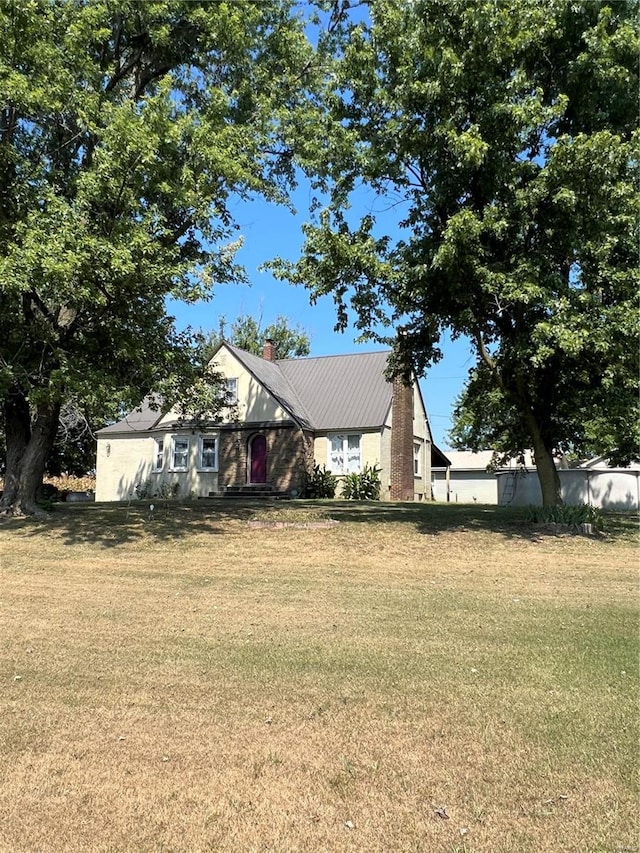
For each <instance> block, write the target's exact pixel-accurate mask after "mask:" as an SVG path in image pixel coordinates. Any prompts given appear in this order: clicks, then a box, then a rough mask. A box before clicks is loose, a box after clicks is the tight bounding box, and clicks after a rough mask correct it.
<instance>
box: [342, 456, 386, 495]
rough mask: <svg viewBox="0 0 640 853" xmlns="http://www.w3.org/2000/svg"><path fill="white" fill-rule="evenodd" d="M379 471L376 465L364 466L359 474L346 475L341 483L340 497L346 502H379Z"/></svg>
mask: <svg viewBox="0 0 640 853" xmlns="http://www.w3.org/2000/svg"><path fill="white" fill-rule="evenodd" d="M380 471H381V469H380V468H378V466H377V465H374V466H373V467H372V466H370V465H365V466H364V468H363V469H362V471H361V472H360V474H347V476H346V477H345V478H344V480H343V481H342V497H343V498H346V499H347V500H348V501H379V500H380Z"/></svg>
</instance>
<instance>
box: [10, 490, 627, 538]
mask: <svg viewBox="0 0 640 853" xmlns="http://www.w3.org/2000/svg"><path fill="white" fill-rule="evenodd" d="M151 504H152V502H150V501H139V502H138V501H136V502H135V503H132V504H131V505H128V506H127V505H126V504H73V505H69V504H57V505H55V506H54V508H53V511H52V513H51V515H50V517H49V518H48V519H47V520H46V521H39V520H36V519H30V518H27V519H14V520H11V521H8V522H7V523H6V524H7V526H6V528H5V529H9V530H22V531H23V532H25V533H27V535H32V536H39V535H42V534H43V533H46V532H58V533H59V534H60V535H61V536H62V537H63V539H64V541H65V542H66V543H67V544H69V545H74V544H80V543H85V544H86V543H89V544H97V545H101V546H103V547H105V548H112V547H116V546H118V545H123V544H134V545H135V543H136V542H139V543H140V544H141V545H142V543H143V541H149V540H151V541H174V542H175V541H179V540H180V539H183V538H186V537H188V536H189V535H193V534H207V533H208V534H211V535H222V534H230V533H236V534H239V533H241V532H244V531H245V530H246V526H245V525H246V522H247V521H249V520H260V519H266V520H269V519H274V518H277V519H278V520H280V521H287V520H292V521H294V522H300V521H302V522H304V521H305V520H314V521H318V520H320V519H335V520H337V521H340V522H344V523H346V522H349V523H355V524H369V525H376V524H401V525H402V524H408V525H410V526H411V527H413V528H414V529H415V530H417V531H418V532H419V533H421V534H423V535H430V536H437V535H440V534H444V533H456V532H460V533H462V532H475V531H487V532H492V533H497V534H500V535H502V536H504V537H506V538H508V539H526V540H529V541H540V540H541V539H543V538H555V537H558V536H560V535H566V533H567V532H568V531H567V530H565V529H563V528H553V527H548V526H544V525H539V524H532V523H530V522H527V509H526V508H524V507H518V508H509V507H498V506H490V505H475V504H436V503H384V502H375V503H374V502H356V501H304V500H296V501H291V502H288V501H283V502H262V501H256V500H253V501H250V500H233V501H231V500H221V499H216V500H199V501H191V502H188V503H187V502H185V503H181V502H178V501H155V502H153V509H151ZM636 530H637V519H636V516H635V515H634V514H627V513H610V514H607V515H606V528H605V532H606V534H607V535H608V537H610V538H614V539H618V538H627V537H629V536H635V535H636Z"/></svg>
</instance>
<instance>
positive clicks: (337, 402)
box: [277, 351, 393, 431]
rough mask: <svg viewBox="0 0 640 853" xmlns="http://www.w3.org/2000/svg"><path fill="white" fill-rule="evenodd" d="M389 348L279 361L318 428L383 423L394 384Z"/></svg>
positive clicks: (374, 426) (365, 427)
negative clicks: (388, 372)
mask: <svg viewBox="0 0 640 853" xmlns="http://www.w3.org/2000/svg"><path fill="white" fill-rule="evenodd" d="M388 358H389V352H388V351H383V352H371V353H355V354H353V355H326V356H320V357H319V358H289V359H284V360H282V361H279V362H277V364H278V365H279V367H280V368H281V370H282V372H283V373H284V375H285V376H286V377H287V379H288V380H289V381H290V383H291V384H292V385H294V386H295V388H296V390H297V392H298V396H299V398H300V400H301V401H302V404H303V406H304V408H305V411H306V412H307V413H308V416H309V421H310V422H311V424H312V425H313V428H314V429H316V430H318V431H323V430H331V429H367V428H376V427H378V428H379V427H381V426H382V424H384V422H385V420H386V419H387V416H388V414H389V408H390V406H391V397H392V393H393V386H392V384H391V383H390V382H387V380H386V379H385V377H384V371H385V369H386V367H387V360H388Z"/></svg>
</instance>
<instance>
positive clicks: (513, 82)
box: [275, 0, 640, 502]
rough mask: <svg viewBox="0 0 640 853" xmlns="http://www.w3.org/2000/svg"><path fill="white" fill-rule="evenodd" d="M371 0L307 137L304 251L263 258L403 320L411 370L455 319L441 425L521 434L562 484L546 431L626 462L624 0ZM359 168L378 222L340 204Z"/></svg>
mask: <svg viewBox="0 0 640 853" xmlns="http://www.w3.org/2000/svg"><path fill="white" fill-rule="evenodd" d="M367 8H368V10H369V12H370V19H366V20H364V21H363V20H360V21H358V22H356V21H355V20H351V21H350V20H349V19H348V17H347V15H348V13H345V17H344V18H343V21H342V29H341V30H340V33H341V36H342V52H341V55H340V59H339V61H338V62H337V63H336V66H335V68H334V69H333V73H334V80H335V85H334V89H333V93H332V98H331V99H330V101H329V105H330V108H329V111H328V114H327V118H326V129H325V131H324V133H323V134H321V135H319V138H318V152H317V157H316V160H315V165H316V171H317V174H318V182H319V184H320V185H321V186H322V187H323V188H324V189H325V190H326V193H327V194H328V197H329V204H328V205H327V207H326V209H324V210H322V211H321V212H320V213H319V215H318V216H317V217H316V219H315V220H314V221H313V222H312V223H311V224H309V225H308V226H307V227H306V229H305V235H306V243H305V247H304V254H303V257H302V259H301V260H300V261H299V262H298V263H296V264H292V263H289V262H286V261H279V262H276V264H275V268H276V270H277V272H278V274H279V275H281V276H283V277H285V278H287V279H289V280H291V281H293V282H295V283H298V284H304V285H306V286H308V287H309V288H310V289H311V293H312V297H313V298H314V299H316V298H318V297H320V296H322V295H325V294H331V295H332V296H333V297H334V299H335V300H336V303H337V305H338V326H339V327H340V328H344V327H345V326H346V325H347V323H348V319H349V313H348V309H349V308H351V309H352V310H353V311H354V312H355V315H356V325H357V326H358V328H359V329H361V330H363V331H364V332H365V333H369V334H370V335H372V336H374V337H375V336H376V335H377V334H379V333H380V324H381V323H382V324H384V323H387V324H391V325H400V324H401V325H402V326H403V328H404V334H403V335H402V336H401V337H400V338H399V339H398V341H396V364H397V365H398V366H399V367H403V366H404V368H405V369H406V367H407V365H410V366H411V367H413V368H415V369H416V370H417V372H418V373H421V372H423V371H424V370H425V369H426V368H427V367H428V365H429V364H431V363H432V362H434V361H437V360H438V359H439V358H440V357H441V354H442V353H441V351H440V349H439V340H440V337H441V335H442V334H443V332H445V331H449V332H451V333H452V334H453V335H454V337H455V336H459V335H464V336H467V337H468V338H469V339H470V341H471V346H472V347H473V348H474V350H475V354H476V357H477V362H478V364H477V368H476V371H475V373H474V375H473V378H472V381H471V383H470V385H469V386H468V388H467V391H466V392H465V396H464V398H463V400H462V401H461V403H460V406H459V413H460V416H461V417H463V422H462V423H460V424H457V425H456V430H457V433H458V438H459V439H460V441H461V443H462V444H464V445H466V446H471V447H475V446H477V445H479V446H481V447H482V446H484V447H486V446H487V444H485V443H484V441H486V440H488V439H494V438H495V439H496V441H497V440H499V441H500V443H501V449H502V450H505V451H506V450H509V451H513V452H517V451H519V450H522V449H524V447H525V446H527V447H529V448H533V449H534V451H535V454H536V459H537V460H538V473H539V476H540V478H541V486H542V491H543V496H544V500H545V502H555V501H558V500H559V498H560V493H559V481H558V480H557V476H556V474H555V469H554V466H553V459H552V456H553V453H554V451H557V450H561V449H564V448H565V447H567V446H571V448H573V449H574V450H575V451H576V452H579V453H581V454H582V453H583V452H584V453H585V454H586V453H593V452H605V453H607V454H608V453H611V452H612V451H614V450H617V451H618V461H622V460H623V459H624V458H629V456H630V455H631V454H632V453H636V452H637V447H638V445H639V440H640V435H639V434H638V429H639V427H638V425H639V424H640V417H639V412H638V394H637V353H638V349H639V345H640V323H639V322H638V317H639V315H638V301H637V298H638V292H639V289H640V288H639V284H640V272H639V270H638V263H637V260H638V239H639V234H638V223H640V196H639V195H638V192H637V163H638V156H639V153H640V132H639V131H638V127H637V97H636V96H637V92H638V89H639V80H638V62H637V57H638V53H639V52H640V36H639V19H638V16H637V3H636V2H633V0H629V2H626V0H619V2H616V3H610V2H601V1H600V0H577V2H572V3H567V2H566V1H565V0H505V2H502V3H498V4H496V3H494V2H492V0H477V2H473V3H463V2H460V3H458V2H447V3H442V2H440V0H416V2H412V3H397V2H394V0H371V2H370V3H369V4H368V7H367ZM335 37H336V38H338V36H337V35H336V36H335ZM362 184H364V185H365V186H367V187H369V188H370V189H371V190H373V191H374V192H375V193H377V194H378V197H379V203H378V208H379V209H380V208H383V207H384V209H385V210H387V211H388V210H389V209H390V208H392V209H394V210H397V211H399V217H398V226H399V227H400V236H399V238H398V239H396V240H395V241H394V240H392V239H391V237H390V236H388V235H384V233H381V228H380V224H379V223H378V222H376V217H375V215H374V214H372V213H368V214H367V215H366V216H364V217H363V218H362V219H361V221H360V222H357V221H354V216H353V212H352V211H349V209H348V208H349V203H350V200H351V199H350V196H351V194H352V192H353V191H354V190H355V189H357V188H358V187H360V186H361V185H362ZM369 207H370V208H371V209H373V210H375V209H376V205H375V203H372V204H371V205H369ZM387 215H388V213H387ZM383 331H384V329H383ZM487 392H489V393H490V395H491V399H490V405H489V406H488V407H487V409H485V402H486V399H487V398H486V393H487ZM464 418H467V422H464ZM483 419H484V426H483V425H482V420H483Z"/></svg>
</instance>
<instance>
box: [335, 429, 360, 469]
mask: <svg viewBox="0 0 640 853" xmlns="http://www.w3.org/2000/svg"><path fill="white" fill-rule="evenodd" d="M360 438H361V436H359V435H330V436H328V442H329V460H328V468H329V470H330V471H332V472H333V473H334V474H349V473H352V472H356V473H357V472H358V471H360V467H361V454H360Z"/></svg>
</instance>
